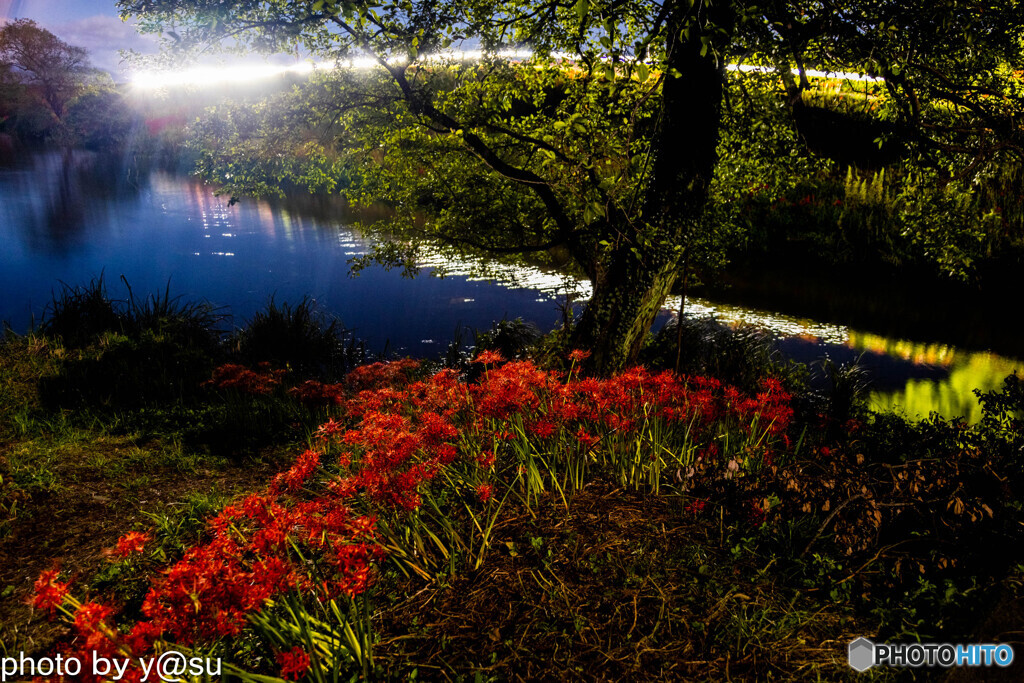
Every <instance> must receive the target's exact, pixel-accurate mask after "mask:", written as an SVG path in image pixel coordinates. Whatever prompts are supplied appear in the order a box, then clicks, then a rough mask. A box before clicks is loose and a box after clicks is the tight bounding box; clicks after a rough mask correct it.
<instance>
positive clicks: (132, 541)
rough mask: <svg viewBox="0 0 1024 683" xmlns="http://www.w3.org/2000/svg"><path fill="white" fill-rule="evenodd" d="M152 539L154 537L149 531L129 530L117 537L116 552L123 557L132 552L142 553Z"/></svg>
mask: <svg viewBox="0 0 1024 683" xmlns="http://www.w3.org/2000/svg"><path fill="white" fill-rule="evenodd" d="M151 540H153V537H152V536H151V535H150V534H148V533H143V532H141V531H129V532H128V533H127V534H125V535H124V536H122V537H121V538H119V539H117V547H116V548H115V550H114V552H115V553H116V554H117V556H118V557H121V558H125V557H128V556H129V555H131V554H132V553H141V552H142V551H143V550H144V549H145V548H146V544H147V543H149V542H150V541H151Z"/></svg>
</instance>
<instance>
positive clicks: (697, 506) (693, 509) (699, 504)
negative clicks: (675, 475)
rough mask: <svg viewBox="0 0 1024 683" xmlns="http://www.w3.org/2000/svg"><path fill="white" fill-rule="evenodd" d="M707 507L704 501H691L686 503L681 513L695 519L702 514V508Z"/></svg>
mask: <svg viewBox="0 0 1024 683" xmlns="http://www.w3.org/2000/svg"><path fill="white" fill-rule="evenodd" d="M707 505H708V502H707V501H706V500H703V499H700V498H698V499H697V500H693V501H690V502H689V503H687V504H686V506H685V507H684V508H683V511H685V512H686V513H687V514H690V515H693V516H695V517H696V516H697V515H699V514H700V513H702V512H704V508H706V507H707Z"/></svg>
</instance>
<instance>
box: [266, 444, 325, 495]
mask: <svg viewBox="0 0 1024 683" xmlns="http://www.w3.org/2000/svg"><path fill="white" fill-rule="evenodd" d="M319 466H320V453H318V452H317V451H313V450H308V449H307V450H306V451H305V452H304V453H303V454H302V455H300V456H299V457H298V459H297V460H296V461H295V464H294V465H292V466H291V468H290V469H289V470H288V471H287V472H282V473H281V474H278V475H277V476H276V477H274V479H273V481H272V482H271V485H270V490H271V491H274V492H280V491H297V490H298V489H299V488H301V487H302V485H303V484H305V483H306V481H307V480H308V479H309V478H310V477H311V476H312V475H313V473H314V472H315V471H316V470H317V468H318V467H319Z"/></svg>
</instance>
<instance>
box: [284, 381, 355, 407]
mask: <svg viewBox="0 0 1024 683" xmlns="http://www.w3.org/2000/svg"><path fill="white" fill-rule="evenodd" d="M288 395H289V396H291V397H293V398H294V399H295V400H297V401H298V402H299V403H301V404H302V405H304V406H306V407H308V408H326V407H328V406H337V405H341V403H342V402H343V401H344V397H345V389H344V387H343V386H342V385H340V384H324V383H323V382H317V381H316V380H312V379H310V380H306V381H305V382H303V383H302V384H300V385H299V386H297V387H292V388H291V389H289V390H288Z"/></svg>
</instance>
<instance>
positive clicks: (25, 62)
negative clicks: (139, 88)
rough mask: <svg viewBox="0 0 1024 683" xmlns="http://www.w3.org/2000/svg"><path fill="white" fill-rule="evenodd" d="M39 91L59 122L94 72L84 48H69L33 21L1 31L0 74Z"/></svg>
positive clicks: (1, 29)
mask: <svg viewBox="0 0 1024 683" xmlns="http://www.w3.org/2000/svg"><path fill="white" fill-rule="evenodd" d="M4 71H6V72H7V78H8V79H12V80H16V81H18V82H20V83H22V84H25V85H29V86H33V87H35V88H37V89H38V91H39V95H40V96H41V98H42V100H43V101H44V102H45V103H46V105H47V106H48V107H49V109H50V111H51V112H52V113H53V115H54V116H55V117H56V118H57V119H61V118H63V116H64V107H65V105H66V104H67V103H68V102H69V101H70V100H71V99H72V98H73V97H74V96H75V95H76V94H77V93H78V92H79V90H80V89H81V87H82V84H83V81H84V79H85V77H86V76H87V75H88V74H89V73H90V72H91V70H90V69H89V62H88V57H87V52H86V50H85V49H84V48H81V47H76V46H74V45H69V44H67V43H65V42H64V41H63V40H61V39H60V38H58V37H57V36H55V35H53V34H52V33H50V32H49V31H47V30H46V29H44V28H41V27H40V26H38V25H37V24H36V23H35V22H34V21H32V20H31V19H18V20H17V21H12V22H10V23H8V24H5V25H4V26H3V27H2V28H0V72H4Z"/></svg>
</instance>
